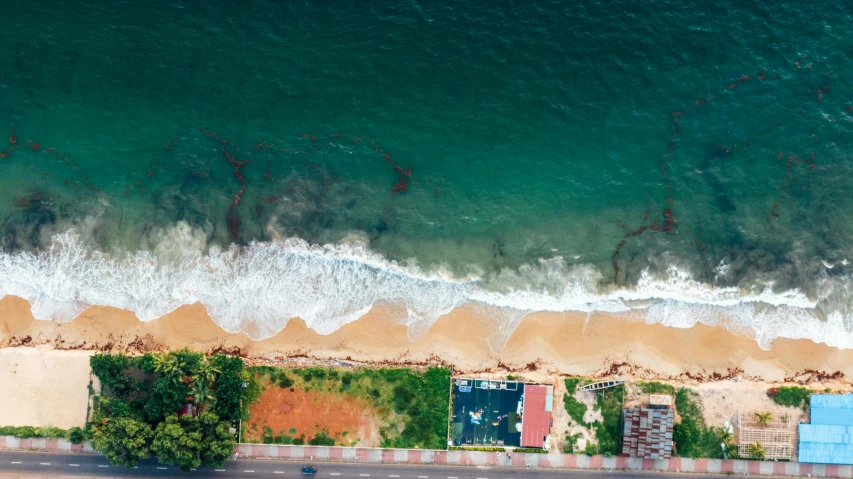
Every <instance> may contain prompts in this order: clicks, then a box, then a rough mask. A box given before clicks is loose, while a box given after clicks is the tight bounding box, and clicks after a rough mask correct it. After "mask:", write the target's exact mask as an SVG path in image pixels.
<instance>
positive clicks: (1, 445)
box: [0, 436, 853, 478]
mask: <svg viewBox="0 0 853 479" xmlns="http://www.w3.org/2000/svg"><path fill="white" fill-rule="evenodd" d="M0 450H8V451H33V452H63V453H68V452H74V453H80V454H97V452H95V451H94V450H93V449H92V447H91V446H89V444H71V443H70V442H69V441H68V440H66V439H44V438H33V439H20V438H16V437H13V436H0ZM235 453H238V454H239V457H241V458H245V459H258V460H264V459H266V460H286V461H295V462H305V461H309V462H334V463H358V464H389V465H393V464H396V465H403V464H412V465H415V464H417V465H424V464H425V465H441V466H463V467H480V468H484V467H488V468H491V467H494V468H538V469H574V470H595V471H607V472H618V471H633V472H671V473H703V474H728V475H733V474H738V475H742V476H750V475H758V476H802V477H805V476H808V477H830V478H851V477H853V466H849V465H835V464H805V463H802V464H801V463H797V462H772V461H745V460H731V459H730V460H723V459H690V458H683V457H674V458H672V459H658V460H654V459H640V458H633V457H632V458H629V457H620V456H611V457H603V456H586V455H583V454H536V453H514V454H510V455H507V454H506V453H494V452H484V451H465V450H454V451H440V450H431V449H379V448H366V447H337V446H291V445H288V446H283V445H277V444H238V445H237V447H236V448H235Z"/></svg>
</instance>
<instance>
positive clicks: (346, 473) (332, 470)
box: [0, 452, 720, 479]
mask: <svg viewBox="0 0 853 479" xmlns="http://www.w3.org/2000/svg"><path fill="white" fill-rule="evenodd" d="M313 465H314V466H315V467H316V468H317V475H316V476H315V477H314V478H312V479H558V478H560V479H566V478H577V479H605V478H606V477H607V476H611V477H612V476H614V475H616V476H618V478H619V479H632V478H636V479H649V478H650V477H660V476H664V475H668V474H658V473H642V472H621V471H619V472H617V471H614V472H611V473H608V472H605V471H574V470H573V471H567V470H559V469H556V470H554V469H523V468H486V467H472V466H469V467H454V466H434V465H430V466H427V465H381V464H352V463H345V464H344V463H318V462H315V463H313ZM301 466H302V463H299V462H290V461H267V460H251V459H243V460H237V461H233V460H229V461H228V462H227V463H226V464H225V466H224V467H222V468H220V469H199V470H197V471H192V472H189V473H182V472H181V471H179V470H178V468H177V467H175V466H163V465H161V464H158V463H157V462H156V461H151V460H148V461H142V462H141V463H140V464H139V466H137V467H136V468H134V469H127V468H125V467H116V466H112V465H110V463H109V462H107V460H106V459H105V458H104V457H103V456H96V455H89V454H60V453H36V452H0V475H2V474H28V475H45V476H54V477H56V476H105V477H116V476H123V477H152V478H187V477H196V478H200V477H205V478H207V477H210V478H214V479H216V478H221V479H236V478H240V479H266V478H269V479H305V478H306V477H307V476H302V474H301ZM689 477H690V479H694V478H695V479H702V478H705V479H719V477H720V476H718V475H717V476H715V475H698V474H696V475H693V474H690V476H689Z"/></svg>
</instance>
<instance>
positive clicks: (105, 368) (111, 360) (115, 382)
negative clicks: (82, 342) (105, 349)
mask: <svg viewBox="0 0 853 479" xmlns="http://www.w3.org/2000/svg"><path fill="white" fill-rule="evenodd" d="M89 366H90V367H91V368H92V372H93V373H94V374H95V376H97V377H98V379H100V380H101V384H102V385H104V386H106V387H108V388H109V389H110V391H112V392H113V394H115V395H116V396H124V395H127V394H129V393H131V392H133V390H134V389H135V386H136V381H134V379H133V378H132V377H131V376H130V374H128V373H127V369H128V367H129V366H130V361H129V359H128V357H127V356H124V355H122V354H95V355H93V356H92V357H91V358H89Z"/></svg>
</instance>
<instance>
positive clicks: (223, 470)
mask: <svg viewBox="0 0 853 479" xmlns="http://www.w3.org/2000/svg"><path fill="white" fill-rule="evenodd" d="M214 470H215V471H216V472H225V469H214Z"/></svg>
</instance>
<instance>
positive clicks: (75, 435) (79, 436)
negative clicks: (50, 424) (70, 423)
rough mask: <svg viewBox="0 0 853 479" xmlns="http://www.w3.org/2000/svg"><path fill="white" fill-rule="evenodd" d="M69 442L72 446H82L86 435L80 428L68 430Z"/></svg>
mask: <svg viewBox="0 0 853 479" xmlns="http://www.w3.org/2000/svg"><path fill="white" fill-rule="evenodd" d="M68 440H69V441H71V444H82V443H83V441H85V440H86V433H85V432H84V431H83V430H82V429H80V428H79V427H76V426H75V427H72V428H71V429H69V430H68Z"/></svg>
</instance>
